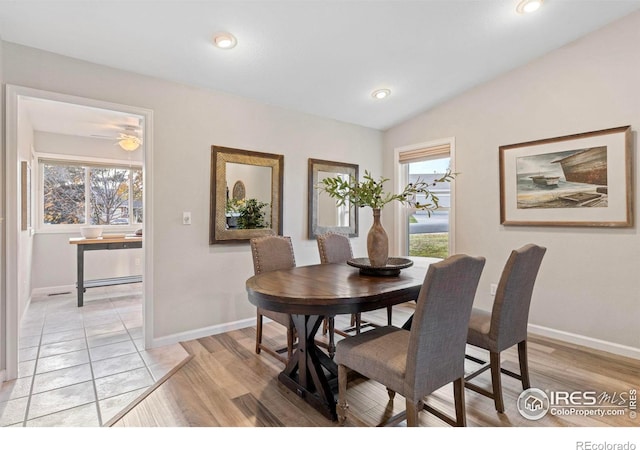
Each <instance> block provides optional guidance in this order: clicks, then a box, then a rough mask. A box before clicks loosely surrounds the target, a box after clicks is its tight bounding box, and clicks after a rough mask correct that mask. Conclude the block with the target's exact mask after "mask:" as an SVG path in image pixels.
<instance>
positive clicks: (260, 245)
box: [250, 235, 296, 364]
mask: <svg viewBox="0 0 640 450" xmlns="http://www.w3.org/2000/svg"><path fill="white" fill-rule="evenodd" d="M250 244H251V254H252V256H253V271H254V273H255V274H256V275H258V274H261V273H264V272H269V271H272V270H278V269H288V268H291V267H295V266H296V259H295V255H294V252H293V245H292V244H291V238H290V237H289V236H276V235H270V236H262V237H257V238H252V239H251V240H250ZM263 317H268V318H269V319H271V320H273V321H275V322H277V323H279V324H281V325H283V326H284V327H285V328H286V329H287V346H286V347H285V348H278V349H276V348H271V347H269V346H267V345H265V344H264V343H263V342H262V318H263ZM294 332H295V328H294V325H293V320H292V319H291V315H290V314H285V313H280V312H275V311H269V310H266V309H263V308H257V323H256V353H258V354H260V351H261V350H264V351H265V352H267V353H269V354H270V355H272V356H274V357H276V358H277V359H279V360H280V361H282V362H284V363H285V364H287V362H288V361H289V359H290V358H291V355H292V354H293V346H294V341H295V335H294ZM285 351H286V352H287V357H286V358H285V357H283V356H282V353H284V352H285Z"/></svg>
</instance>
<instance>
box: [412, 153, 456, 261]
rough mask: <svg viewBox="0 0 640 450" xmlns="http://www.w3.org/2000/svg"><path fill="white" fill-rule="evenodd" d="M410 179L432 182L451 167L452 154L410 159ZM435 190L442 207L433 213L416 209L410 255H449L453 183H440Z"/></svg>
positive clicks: (413, 218)
mask: <svg viewBox="0 0 640 450" xmlns="http://www.w3.org/2000/svg"><path fill="white" fill-rule="evenodd" d="M408 166H409V181H410V182H413V181H416V180H417V179H421V180H424V181H427V182H431V181H433V180H435V179H437V178H440V177H442V176H443V175H444V174H445V173H446V171H447V169H448V168H449V158H448V157H447V158H438V159H431V160H427V161H421V162H413V163H409V164H408ZM431 191H432V192H433V194H434V195H435V196H436V197H438V200H439V203H438V204H439V207H438V209H437V210H435V211H433V212H432V213H431V215H429V214H428V213H427V212H426V211H415V212H413V213H412V214H411V215H410V216H409V220H408V224H407V226H408V233H407V235H408V236H409V241H408V246H409V252H408V254H409V256H428V257H435V258H446V257H447V256H449V210H450V209H451V183H448V182H447V183H438V184H437V185H436V186H434V187H433V188H432V189H431Z"/></svg>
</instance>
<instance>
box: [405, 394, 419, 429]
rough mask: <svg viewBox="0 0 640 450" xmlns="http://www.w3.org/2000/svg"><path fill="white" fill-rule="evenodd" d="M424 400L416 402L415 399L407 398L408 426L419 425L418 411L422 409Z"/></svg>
mask: <svg viewBox="0 0 640 450" xmlns="http://www.w3.org/2000/svg"><path fill="white" fill-rule="evenodd" d="M421 403H422V402H419V401H418V402H414V401H413V400H409V399H407V401H406V404H407V426H408V427H417V426H418V413H419V412H420V410H421V409H422V406H421Z"/></svg>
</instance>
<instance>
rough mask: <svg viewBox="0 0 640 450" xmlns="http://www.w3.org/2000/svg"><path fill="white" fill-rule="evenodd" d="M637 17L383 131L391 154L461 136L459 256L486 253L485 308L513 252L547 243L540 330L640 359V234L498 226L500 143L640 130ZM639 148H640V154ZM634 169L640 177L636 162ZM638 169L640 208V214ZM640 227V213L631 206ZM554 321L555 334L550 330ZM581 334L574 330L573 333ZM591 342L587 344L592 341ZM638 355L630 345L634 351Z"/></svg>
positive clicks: (534, 310)
mask: <svg viewBox="0 0 640 450" xmlns="http://www.w3.org/2000/svg"><path fill="white" fill-rule="evenodd" d="M638 42H640V13H636V14H634V15H631V16H629V17H627V18H625V19H623V20H622V21H620V22H618V23H615V24H613V25H611V26H608V27H606V28H604V29H602V30H600V31H598V32H596V33H593V34H591V35H589V36H587V37H585V38H583V39H580V40H578V41H576V42H574V43H572V44H570V45H568V46H566V47H564V48H562V49H560V50H557V51H555V52H552V53H550V54H548V55H546V56H544V57H542V58H540V59H539V60H537V61H535V62H533V63H530V64H528V65H526V66H524V67H522V68H519V69H517V70H514V71H513V72H511V73H508V74H506V75H504V76H501V77H499V78H498V79H495V80H493V81H491V82H489V83H487V84H485V85H483V86H480V87H477V88H475V89H472V90H470V91H469V92H467V93H465V94H464V95H461V96H459V97H457V98H455V99H453V100H451V101H449V102H447V103H445V104H442V105H441V106H439V107H437V108H434V109H433V110H431V111H428V112H426V113H424V114H422V115H420V116H418V117H416V118H414V119H412V120H410V121H407V122H406V123H404V124H401V125H400V126H397V127H394V128H393V129H391V130H388V132H386V133H385V135H384V148H385V157H384V164H385V172H386V173H387V174H391V173H393V149H394V148H397V147H401V146H405V145H411V144H416V143H420V142H425V141H430V140H434V139H439V138H446V137H451V136H453V137H455V142H456V160H455V164H456V171H457V172H459V173H460V175H459V176H458V178H457V180H456V181H455V184H456V202H457V203H456V223H455V242H456V251H457V252H459V253H469V254H472V255H483V256H485V257H486V258H487V264H486V266H485V269H484V272H483V276H482V279H481V282H480V287H479V291H478V296H477V298H476V303H477V306H479V307H482V308H484V309H489V308H490V305H491V302H492V297H491V296H490V295H489V284H490V283H493V282H497V280H498V278H499V276H500V272H501V270H502V266H503V264H504V262H505V261H506V258H507V257H508V255H509V252H510V250H511V249H513V248H516V247H519V246H521V245H523V244H526V243H528V242H535V243H538V244H540V245H544V246H546V247H547V248H548V251H547V254H546V256H545V259H544V261H543V264H542V268H541V271H540V275H539V278H538V282H537V285H536V288H535V291H534V299H533V304H532V307H531V315H530V322H531V323H532V324H534V325H536V326H537V327H532V331H538V332H547V333H549V334H550V335H554V336H556V337H563V338H567V339H577V340H578V341H580V342H584V343H590V344H594V345H598V340H602V341H607V342H609V343H613V344H616V345H619V346H622V347H624V346H627V347H632V348H634V349H635V350H633V349H632V350H633V351H635V352H636V353H635V354H636V356H638V355H640V353H638V352H640V333H638V324H639V323H640V276H639V272H640V239H639V236H638V227H637V225H636V226H634V227H633V228H626V229H605V228H591V229H590V228H569V227H566V228H565V227H563V228H553V227H516V226H509V227H507V226H502V225H500V215H499V208H500V203H499V170H498V169H499V168H498V147H499V146H501V145H507V144H513V143H519V142H527V141H532V140H537V139H543V138H551V137H556V136H563V135H568V134H574V133H581V132H587V131H595V130H601V129H606V128H612V127H618V126H624V125H631V127H632V129H633V130H634V133H633V143H634V147H635V148H637V144H638V138H637V130H638V129H640V83H638V80H640V47H639V46H638ZM634 155H635V150H634ZM634 158H635V159H634V163H633V171H634V173H637V171H638V163H637V157H635V156H634ZM637 179H638V177H637V175H635V178H634V180H635V181H634V186H633V187H634V191H635V192H636V199H635V200H634V209H635V210H636V211H637V209H638V208H637V205H638V201H637V192H638V189H637V188H638V184H637ZM634 221H635V223H636V224H637V223H638V214H637V212H636V213H634ZM540 327H546V328H550V329H553V331H551V330H546V329H544V328H540ZM576 335H577V336H576ZM584 338H586V339H584ZM627 350H629V349H627Z"/></svg>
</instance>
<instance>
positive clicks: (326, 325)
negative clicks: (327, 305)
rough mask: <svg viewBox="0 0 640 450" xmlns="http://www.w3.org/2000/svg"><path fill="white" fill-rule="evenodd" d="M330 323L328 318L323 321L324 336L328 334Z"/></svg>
mask: <svg viewBox="0 0 640 450" xmlns="http://www.w3.org/2000/svg"><path fill="white" fill-rule="evenodd" d="M328 322H329V321H328V320H327V318H326V317H325V318H324V319H323V320H322V335H323V336H324V335H326V334H327V329H328V328H329V326H328Z"/></svg>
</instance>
